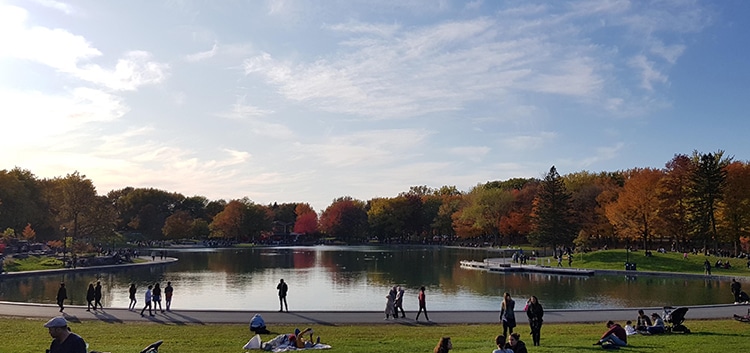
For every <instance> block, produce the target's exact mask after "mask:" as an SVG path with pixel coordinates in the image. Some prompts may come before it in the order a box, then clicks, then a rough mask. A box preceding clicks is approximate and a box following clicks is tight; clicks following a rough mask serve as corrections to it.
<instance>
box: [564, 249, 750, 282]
mask: <svg viewBox="0 0 750 353" xmlns="http://www.w3.org/2000/svg"><path fill="white" fill-rule="evenodd" d="M652 254H653V255H652V256H650V257H647V256H645V255H644V252H643V251H638V252H631V253H630V255H629V258H630V262H634V263H636V264H637V266H638V270H639V271H665V272H681V273H703V271H704V270H703V261H704V260H705V259H708V261H709V262H711V264H712V265H713V264H714V263H715V262H716V260H717V259H719V258H718V257H716V256H703V255H693V254H688V258H687V259H684V258H683V257H682V254H680V253H674V252H668V253H666V254H661V253H658V252H656V251H654V252H652ZM627 258H628V254H627V253H626V252H625V250H624V249H616V250H602V251H594V252H589V253H586V254H581V253H576V254H574V255H573V267H578V268H589V269H602V270H624V269H625V260H626V259H627ZM721 260H722V261H729V262H730V263H731V264H732V268H730V269H717V268H712V269H711V274H713V275H727V276H736V275H740V276H750V270H748V268H747V259H730V258H726V257H725V258H721ZM554 261H555V260H553V265H556V264H557V263H556V262H554ZM563 264H564V265H565V266H567V265H568V262H567V261H563Z"/></svg>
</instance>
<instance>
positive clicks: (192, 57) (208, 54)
mask: <svg viewBox="0 0 750 353" xmlns="http://www.w3.org/2000/svg"><path fill="white" fill-rule="evenodd" d="M218 49H219V44H218V43H214V45H213V47H211V50H207V51H202V52H198V53H194V54H188V55H186V56H185V60H186V61H187V62H198V61H203V60H207V59H210V58H213V57H214V56H215V55H216V53H217V52H218V51H219V50H218Z"/></svg>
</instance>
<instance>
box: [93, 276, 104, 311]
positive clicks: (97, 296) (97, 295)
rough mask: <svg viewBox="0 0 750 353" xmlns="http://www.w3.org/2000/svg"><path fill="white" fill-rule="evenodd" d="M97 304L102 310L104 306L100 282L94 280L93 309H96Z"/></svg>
mask: <svg viewBox="0 0 750 353" xmlns="http://www.w3.org/2000/svg"><path fill="white" fill-rule="evenodd" d="M97 305H98V306H99V307H100V308H101V309H102V310H104V306H103V305H102V282H101V281H96V287H94V310H96V307H97Z"/></svg>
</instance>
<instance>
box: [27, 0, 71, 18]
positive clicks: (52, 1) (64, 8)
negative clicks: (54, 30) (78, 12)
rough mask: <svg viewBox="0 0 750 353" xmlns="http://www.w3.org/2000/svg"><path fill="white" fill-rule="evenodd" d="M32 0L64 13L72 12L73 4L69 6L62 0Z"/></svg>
mask: <svg viewBox="0 0 750 353" xmlns="http://www.w3.org/2000/svg"><path fill="white" fill-rule="evenodd" d="M33 1H34V2H35V3H37V4H39V5H42V6H44V7H49V8H51V9H55V10H58V11H61V12H63V13H65V14H66V15H70V14H72V13H73V6H71V5H70V4H67V3H64V2H62V1H56V0H33Z"/></svg>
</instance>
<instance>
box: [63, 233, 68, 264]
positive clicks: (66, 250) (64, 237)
mask: <svg viewBox="0 0 750 353" xmlns="http://www.w3.org/2000/svg"><path fill="white" fill-rule="evenodd" d="M62 231H63V267H65V263H66V262H67V261H68V258H67V252H68V228H65V227H62Z"/></svg>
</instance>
